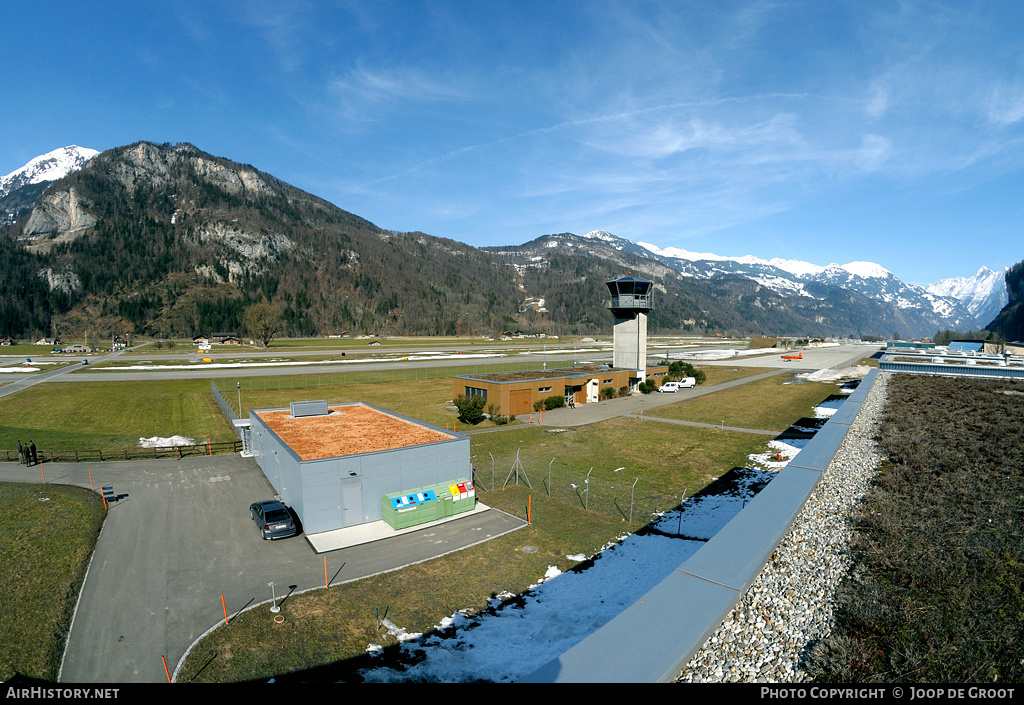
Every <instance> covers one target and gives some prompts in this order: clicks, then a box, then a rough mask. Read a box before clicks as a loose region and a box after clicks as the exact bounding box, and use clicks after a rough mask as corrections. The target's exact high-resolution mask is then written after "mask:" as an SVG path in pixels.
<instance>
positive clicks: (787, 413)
mask: <svg viewBox="0 0 1024 705" xmlns="http://www.w3.org/2000/svg"><path fill="white" fill-rule="evenodd" d="M835 391H836V385H835V384H826V383H821V382H802V383H799V384H787V383H786V379H784V376H783V375H778V376H775V377H768V378H766V379H760V380H756V381H753V382H750V383H749V384H743V385H740V386H738V387H732V388H731V389H724V390H722V391H720V392H715V393H713V394H708V395H705V396H702V397H698V398H696V399H691V400H688V401H686V402H681V403H679V404H672V405H670V406H663V407H660V408H658V409H652V410H651V411H649V412H647V414H648V415H650V416H658V417H662V418H666V419H680V420H683V421H696V422H699V423H709V424H715V425H718V424H724V425H726V426H736V427H739V428H757V429H764V430H768V431H779V432H780V433H781V432H782V431H785V430H786V428H788V427H789V425H790V424H792V423H793V422H794V421H796V420H797V419H799V418H801V417H803V416H809V415H810V414H811V409H812V408H813V407H814V405H815V404H818V403H819V402H821V401H822V400H823V399H825V397H827V396H828V395H829V394H833V393H835Z"/></svg>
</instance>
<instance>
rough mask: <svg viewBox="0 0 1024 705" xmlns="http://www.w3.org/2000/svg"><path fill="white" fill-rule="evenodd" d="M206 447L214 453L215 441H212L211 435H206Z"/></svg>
mask: <svg viewBox="0 0 1024 705" xmlns="http://www.w3.org/2000/svg"><path fill="white" fill-rule="evenodd" d="M206 447H207V448H209V449H210V455H213V443H211V442H210V437H209V436H207V437H206Z"/></svg>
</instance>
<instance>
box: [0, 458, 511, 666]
mask: <svg viewBox="0 0 1024 705" xmlns="http://www.w3.org/2000/svg"><path fill="white" fill-rule="evenodd" d="M90 470H91V471H92V482H93V483H94V484H95V487H96V488H97V489H98V488H99V487H101V486H102V485H111V484H112V485H113V487H114V491H115V493H117V494H118V495H121V496H122V498H121V499H119V500H118V501H117V502H115V503H113V504H111V506H110V510H109V514H108V516H107V519H106V522H105V523H104V526H103V531H102V532H101V534H100V538H99V541H98V542H97V545H96V551H95V553H94V555H93V558H92V562H91V565H90V568H89V573H88V575H87V577H86V580H85V584H84V586H83V588H82V592H81V595H80V598H79V603H78V607H77V609H76V613H75V618H74V621H73V623H72V626H71V632H70V636H69V638H68V644H67V649H66V651H65V655H64V661H63V665H62V667H61V673H60V682H61V683H160V682H166V680H167V677H166V674H165V672H164V667H163V661H162V660H161V657H164V658H166V660H167V664H168V668H169V669H171V671H172V672H173V669H174V668H175V665H176V664H177V663H178V661H179V659H180V658H181V657H182V656H183V655H184V654H185V652H186V650H187V649H188V648H189V646H190V645H191V644H192V643H193V642H194V641H195V640H196V639H197V638H198V637H200V636H201V635H202V634H203V633H205V632H206V631H207V630H208V629H210V628H211V627H214V626H216V625H219V624H222V623H223V621H224V607H223V606H222V603H221V595H222V594H223V595H224V601H225V602H226V604H227V610H228V616H229V618H230V617H231V616H233V615H234V614H235V613H237V612H239V611H240V610H242V609H244V608H246V607H248V606H251V605H256V604H258V603H260V602H263V601H264V600H270V599H271V588H270V587H269V586H268V585H267V583H269V582H271V581H273V582H274V583H275V590H276V595H277V597H278V600H279V601H280V599H281V598H282V597H284V598H287V596H288V594H289V593H291V594H294V593H296V592H301V591H303V590H309V589H313V588H319V587H323V586H324V558H325V557H326V559H327V577H328V579H330V581H331V584H332V585H335V584H338V583H340V582H347V581H350V580H355V579H358V578H362V577H366V576H369V575H374V574H376V573H380V572H384V571H388V570H393V569H396V568H399V567H402V566H404V565H409V564H411V563H416V562H419V561H423V560H427V559H429V558H433V557H435V556H439V555H443V554H445V553H449V552H451V551H456V550H459V549H461V548H465V547H467V546H470V545H473V544H475V543H479V542H481V541H484V540H487V539H489V538H493V537H495V536H499V535H501V534H504V533H507V532H509V531H513V530H515V529H518V528H521V527H522V526H525V522H523V521H521V520H519V519H516V518H515V517H512V516H509V515H508V514H505V513H503V512H499V511H497V510H493V509H492V510H489V511H486V512H483V513H481V514H477V515H474V516H472V517H466V518H465V519H459V520H456V521H452V522H449V523H447V524H443V525H438V526H434V527H431V528H428V529H423V530H421V531H417V532H413V533H411V534H407V535H404V536H402V537H400V538H394V539H385V540H383V541H378V542H375V543H372V544H366V545H363V546H354V547H350V548H345V549H340V550H338V551H332V552H329V553H325V554H321V555H317V554H315V553H314V551H313V549H312V546H311V545H310V544H309V542H307V541H306V540H305V538H303V537H302V536H299V537H296V538H291V539H283V540H278V541H264V540H263V539H261V538H260V537H259V534H258V532H257V529H256V527H255V526H254V525H253V523H252V520H251V519H250V518H249V504H251V503H252V502H254V501H256V500H258V499H268V498H270V497H273V496H274V491H273V489H272V487H271V485H270V483H269V482H268V481H267V480H266V478H265V477H264V476H263V473H262V471H261V470H260V469H259V466H258V465H257V464H256V461H255V460H253V459H251V458H243V457H240V456H237V455H230V456H228V455H215V456H211V457H205V458H204V457H199V458H185V459H183V460H177V459H171V460H148V461H135V462H131V461H129V462H116V463H76V464H71V463H51V464H49V465H47V466H46V479H47V482H50V483H61V484H73V485H78V486H80V487H90V479H89V471H90ZM0 480H4V481H16V482H21V481H24V482H39V481H40V474H39V471H38V468H24V467H23V466H21V465H18V464H17V463H0ZM481 501H484V502H485V503H486V495H484V496H482V498H481ZM256 609H264V607H257V608H256ZM266 609H267V610H268V612H267V616H268V619H269V618H270V612H269V605H267V606H266ZM229 628H230V627H229Z"/></svg>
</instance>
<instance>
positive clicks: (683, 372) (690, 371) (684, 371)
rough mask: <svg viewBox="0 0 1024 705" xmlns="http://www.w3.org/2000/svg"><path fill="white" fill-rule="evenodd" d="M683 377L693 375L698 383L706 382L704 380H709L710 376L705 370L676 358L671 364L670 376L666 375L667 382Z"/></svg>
mask: <svg viewBox="0 0 1024 705" xmlns="http://www.w3.org/2000/svg"><path fill="white" fill-rule="evenodd" d="M683 377H693V379H694V380H695V381H696V382H697V384H704V382H705V381H707V378H708V376H707V375H706V374H704V370H698V369H697V368H696V367H694V366H693V365H691V364H690V363H689V362H683V361H682V360H676V361H675V362H673V363H671V364H669V366H668V376H667V377H665V381H666V382H678V381H679V380H681V379H682V378H683Z"/></svg>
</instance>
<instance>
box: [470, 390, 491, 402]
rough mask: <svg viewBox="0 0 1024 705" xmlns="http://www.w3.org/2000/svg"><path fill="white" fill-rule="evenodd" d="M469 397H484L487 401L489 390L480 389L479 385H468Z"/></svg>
mask: <svg viewBox="0 0 1024 705" xmlns="http://www.w3.org/2000/svg"><path fill="white" fill-rule="evenodd" d="M466 396H467V397H483V398H484V401H487V390H486V389H480V388H479V387H466Z"/></svg>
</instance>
